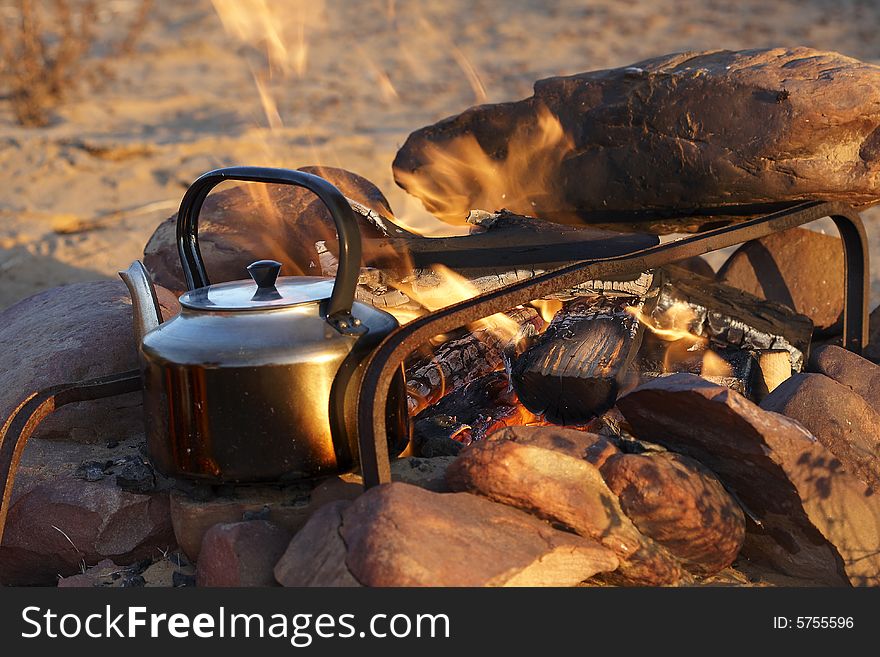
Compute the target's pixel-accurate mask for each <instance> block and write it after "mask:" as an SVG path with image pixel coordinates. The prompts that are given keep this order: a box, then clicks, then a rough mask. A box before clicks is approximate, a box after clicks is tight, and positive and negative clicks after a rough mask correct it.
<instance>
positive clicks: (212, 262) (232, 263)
mask: <svg viewBox="0 0 880 657" xmlns="http://www.w3.org/2000/svg"><path fill="white" fill-rule="evenodd" d="M300 171H305V172H307V173H313V174H315V175H319V176H321V177H323V178H325V179H327V180H329V181H330V182H331V183H333V184H334V185H336V187H338V188H339V190H340V191H341V192H342V193H343V194H345V195H346V196H348V197H349V198H351V199H352V200H354V201H357V202H359V203H361V204H362V205H365V206H367V207H368V208H371V209H373V210H375V211H377V212H379V213H381V214H383V215H385V216H390V215H391V214H392V213H391V208H390V207H389V206H388V201H387V200H386V199H385V197H384V196H383V194H382V192H380V191H379V189H378V188H377V187H376V186H375V185H373V184H372V183H371V182H370V181H368V180H366V179H365V178H361V177H360V176H358V175H356V174H354V173H351V172H349V171H345V170H344V169H337V168H334V167H302V168H301V169H300ZM176 224H177V217H176V216H175V217H171V218H169V219H167V220H166V221H164V222H163V223H161V224H159V226H158V227H157V228H156V231H155V232H154V233H153V235H152V237H150V240H149V242H148V243H147V245H146V247H144V266H146V268H147V271H149V272H150V276H151V277H152V278H153V281H154V282H156V283H158V284H159V285H163V286H165V287H167V288H169V289H171V290H178V291H182V290H184V289H185V288H186V284H185V282H184V279H183V270H182V269H181V267H180V256H179V255H178V251H177V241H176V236H175V230H176ZM361 232H362V233H363V234H364V236H365V237H366V236H374V237H377V236H379V233H378V232H377V231H376V229H375V228H374V227H373V226H372V225H370V224H369V223H368V222H366V221H362V222H361ZM318 240H325V241H326V242H327V247H328V248H329V249H330V250H331V251H332V252H333V253H335V252H336V246H335V244H336V232H335V228H334V225H333V220H332V218H331V217H330V213H329V212H328V211H327V209H326V208H325V207H324V205H323V203H321V201H320V200H319V199H318V198H317V197H316V196H315V195H314V194H312V192H310V191H308V190H306V189H303V188H301V187H291V186H289V185H248V186H239V187H232V188H230V189H225V190H221V191H218V192H216V193H212V194H211V195H209V196H208V198H207V199H206V201H205V205H204V207H203V209H202V212H201V215H200V217H199V250H200V252H201V254H202V257H203V258H204V261H205V268H206V269H207V271H208V276H209V278H210V280H211V282H212V283H219V282H222V281H234V280H240V279H243V278H245V279H246V278H247V271H246V270H245V268H246V267H247V266H248V265H249V264H250V263H252V262H254V261H255V260H263V259H265V258H272V259H274V260H277V261H278V262H280V263H281V264H282V265H283V268H282V270H281V274H282V275H284V276H294V275H297V274H305V275H308V276H321V275H322V268H321V263H320V259H319V257H318V252H317V251H316V250H315V242H316V241H318Z"/></svg>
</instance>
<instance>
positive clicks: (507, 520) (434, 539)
mask: <svg viewBox="0 0 880 657" xmlns="http://www.w3.org/2000/svg"><path fill="white" fill-rule="evenodd" d="M338 531H339V533H340V534H341V536H342V540H343V541H344V542H345V545H346V548H347V552H346V559H345V562H346V565H347V567H348V570H349V571H350V572H351V574H352V575H353V576H354V578H355V579H356V580H357V581H359V582H361V583H362V584H364V585H365V586H572V585H575V584H577V583H579V582H582V581H584V580H586V579H588V578H590V577H592V576H593V575H595V574H596V573H600V572H607V571H611V570H614V569H615V568H616V567H617V565H618V559H617V557H616V556H614V553H612V552H611V551H610V550H608V549H606V548H604V547H602V546H600V545H599V544H598V543H596V542H595V541H592V540H590V539H587V538H583V537H580V536H576V535H574V534H569V533H567V532H561V531H558V530H556V529H553V528H552V527H551V526H550V525H549V524H547V523H546V522H544V521H542V520H538V519H537V518H535V517H534V516H530V515H529V514H527V513H524V512H522V511H519V510H517V509H513V508H511V507H508V506H504V505H502V504H496V503H494V502H491V501H489V500H487V499H485V498H483V497H478V496H476V495H470V494H468V493H432V492H430V491H426V490H423V489H421V488H417V487H415V486H411V485H409V484H402V483H393V484H387V485H383V486H377V487H375V488H371V489H370V490H368V491H367V492H366V493H364V494H363V495H361V496H360V497H359V498H358V499H357V500H355V501H354V502H353V503H352V504H351V506H349V507H348V508H347V509H345V511H344V512H343V513H342V526H341V529H339V530H338Z"/></svg>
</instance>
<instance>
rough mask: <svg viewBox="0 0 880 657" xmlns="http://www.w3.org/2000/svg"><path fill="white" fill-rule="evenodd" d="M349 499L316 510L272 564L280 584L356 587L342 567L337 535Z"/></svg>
mask: <svg viewBox="0 0 880 657" xmlns="http://www.w3.org/2000/svg"><path fill="white" fill-rule="evenodd" d="M350 506H351V502H350V501H349V500H337V501H336V502H330V503H329V504H325V505H324V506H322V507H321V508H320V509H318V510H317V511H316V512H315V513H314V514H313V515H312V517H311V518H309V521H308V522H307V523H306V525H305V527H303V528H302V529H301V530H300V531H299V532H297V533H296V535H295V536H294V537H293V539H292V540H291V541H290V544H289V545H288V546H287V549H286V550H285V552H284V554H283V556H282V557H281V559H279V560H278V563H277V564H276V565H275V579H276V580H278V582H279V583H280V584H281V585H282V586H334V587H335V586H339V587H352V586H360V583H359V582H358V581H357V580H356V579H355V578H354V577H353V576H352V574H351V572H350V571H349V570H348V567H347V566H346V562H345V559H346V547H345V543H344V542H343V540H342V536H341V535H340V529H341V528H342V513H343V512H344V511H345V510H346V509H347V508H349V507H350Z"/></svg>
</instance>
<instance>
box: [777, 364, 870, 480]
mask: <svg viewBox="0 0 880 657" xmlns="http://www.w3.org/2000/svg"><path fill="white" fill-rule="evenodd" d="M761 408H763V409H766V410H768V411H774V412H776V413H781V414H782V415H785V416H788V417H790V418H792V419H794V420H797V421H798V422H800V423H801V424H802V425H803V426H805V427H806V428H807V430H809V432H810V433H812V434H813V435H814V436H815V437H816V438H818V439H819V442H820V443H822V444H823V445H824V446H825V447H826V448H827V449H828V451H830V452H831V453H832V454H834V456H836V457H837V458H838V459H840V462H841V464H842V466H843V468H844V469H845V470H847V471H848V472H850V473H851V474H853V475H855V476H857V477H858V478H859V479H861V480H862V481H864V482H865V483H866V484H868V485H869V486H871V487H872V488H874V489H875V490H878V491H880V413H878V412H877V411H875V410H874V409H873V408H871V406H870V405H869V404H868V403H867V402H866V401H865V400H864V399H862V397H861V396H860V395H857V394H856V393H855V392H853V391H852V389H851V388H849V387H848V386H845V385H843V384H841V383H838V382H837V381H835V380H834V379H831V378H829V377H827V376H824V375H822V374H795V375H793V376H792V377H791V378H789V379H787V380H785V381H783V382H782V383H781V384H780V385H779V386H778V387H777V388H776V389H775V390H774V391H773V392H772V393H770V394H769V395H767V396H766V397H765V398H764V399H763V400H762V401H761Z"/></svg>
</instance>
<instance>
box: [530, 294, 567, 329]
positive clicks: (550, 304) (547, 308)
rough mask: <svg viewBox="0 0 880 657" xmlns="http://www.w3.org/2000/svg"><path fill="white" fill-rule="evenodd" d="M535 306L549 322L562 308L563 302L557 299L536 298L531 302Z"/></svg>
mask: <svg viewBox="0 0 880 657" xmlns="http://www.w3.org/2000/svg"><path fill="white" fill-rule="evenodd" d="M530 305H532V306H534V307H535V308H536V309H537V310H538V312H539V313H541V317H542V318H543V319H544V321H545V322H547V323H549V322H551V321H552V320H553V317H554V316H555V315H556V313H558V312H559V311H560V310H562V302H561V301H559V300H557V299H535V300H534V301H532V302H531V303H530Z"/></svg>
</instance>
